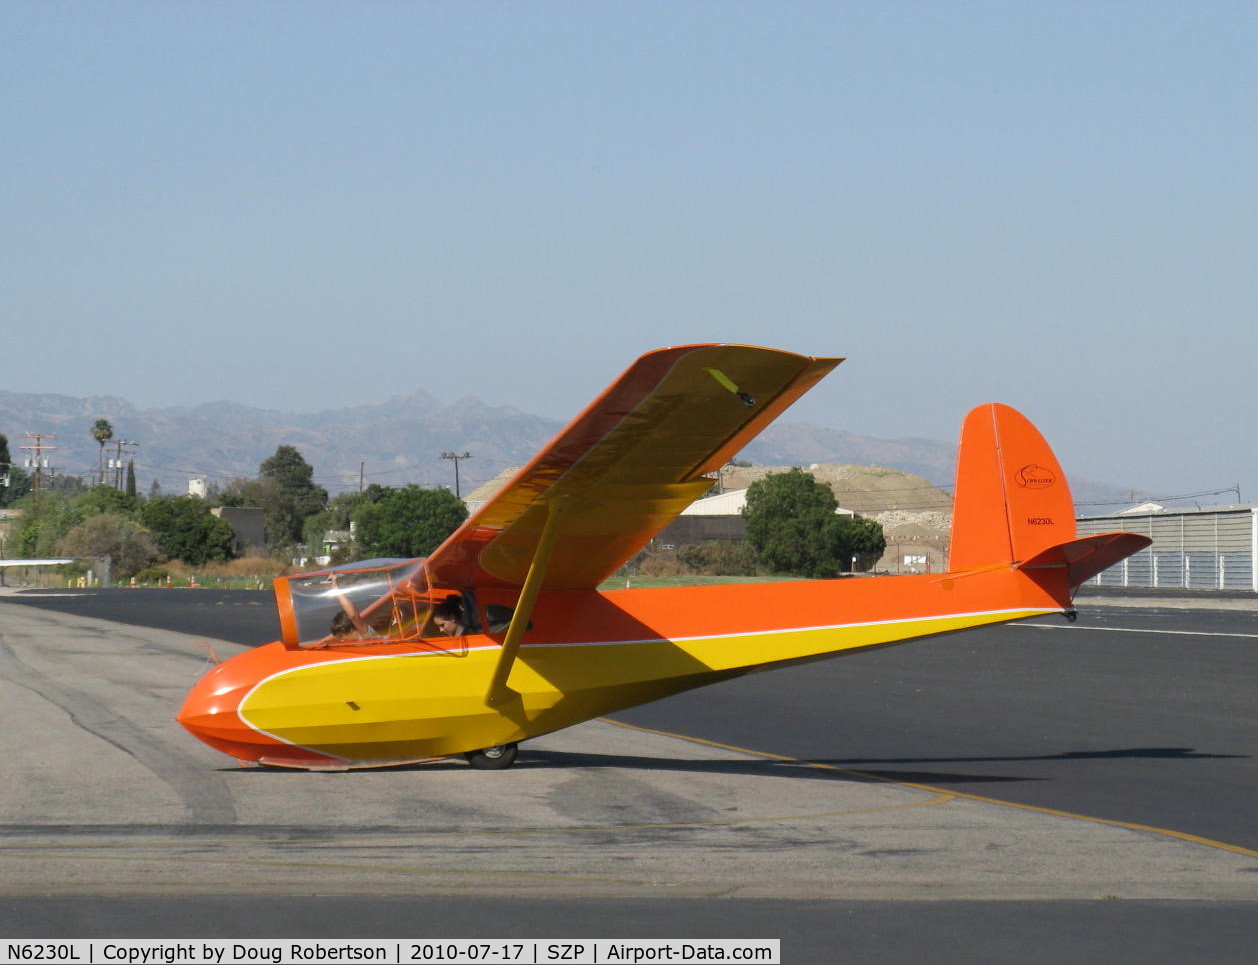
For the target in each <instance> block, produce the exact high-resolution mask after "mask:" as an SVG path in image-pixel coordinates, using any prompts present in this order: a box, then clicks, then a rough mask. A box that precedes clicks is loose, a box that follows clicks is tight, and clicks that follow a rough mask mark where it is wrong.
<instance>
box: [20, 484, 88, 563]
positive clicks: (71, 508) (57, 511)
mask: <svg viewBox="0 0 1258 965" xmlns="http://www.w3.org/2000/svg"><path fill="white" fill-rule="evenodd" d="M80 495H81V494H80ZM78 500H79V496H72V495H69V494H67V493H61V492H53V491H45V492H43V493H41V494H40V495H39V498H36V496H35V494H34V493H30V494H28V495H26V496H24V497H22V499H21V500H19V501H18V503H17V506H16V508H18V509H20V510H21V511H22V516H21V518H20V519H19V520H18V524H17V528H16V530H15V532H14V534H13V540H12V542H13V545H14V551H13V553H12V555H14V556H54V555H56V547H57V542H58V541H59V540H60V539H61V538H62V537H63V536H65V535H66V533H68V532H70V530H72V529H73V528H74V527H75V526H78V525H79V523H81V522H83V520H84V519H85V518H86V516H85V513H84V509H83V507H82V506H81V505H79V502H78Z"/></svg>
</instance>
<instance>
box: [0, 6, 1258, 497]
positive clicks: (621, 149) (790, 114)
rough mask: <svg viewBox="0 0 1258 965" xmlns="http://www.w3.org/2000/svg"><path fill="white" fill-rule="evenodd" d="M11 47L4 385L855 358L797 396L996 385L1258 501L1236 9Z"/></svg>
mask: <svg viewBox="0 0 1258 965" xmlns="http://www.w3.org/2000/svg"><path fill="white" fill-rule="evenodd" d="M0 44H2V45H3V46H2V47H0V50H3V57H0V90H3V94H2V95H0V130H2V131H3V132H4V133H3V143H4V154H3V156H4V167H3V172H4V173H3V177H0V331H2V333H3V334H2V335H0V389H7V390H10V391H18V392H56V393H60V394H65V395H76V396H89V395H96V394H99V395H117V396H122V397H125V398H127V399H129V400H131V401H132V402H134V403H136V404H137V405H140V406H143V407H149V406H165V405H184V404H195V403H198V402H207V401H213V400H217V399H231V400H234V401H239V402H242V403H246V404H250V405H256V406H261V407H267V408H277V409H287V410H292V411H317V410H319V409H323V408H327V407H339V406H341V405H351V404H357V403H364V402H380V401H384V400H385V399H387V398H389V397H391V396H393V395H397V394H404V393H408V392H411V391H413V390H415V389H417V388H422V389H424V390H426V391H428V392H431V393H432V394H434V395H436V396H437V397H438V398H440V399H444V400H447V401H453V400H455V399H457V398H458V397H460V396H463V395H475V396H478V397H480V398H481V399H483V400H484V401H486V402H488V403H490V404H493V405H512V406H515V407H517V408H519V409H523V410H525V411H529V412H535V413H538V414H542V415H546V416H551V417H554V418H566V417H568V416H570V415H572V414H574V413H575V412H576V411H578V410H579V409H580V408H581V407H582V406H584V405H585V403H586V402H587V401H588V400H589V399H590V398H591V397H592V396H593V395H594V394H596V393H597V392H598V391H599V390H600V389H601V388H602V387H603V386H604V385H605V384H606V383H607V382H608V381H610V380H611V379H612V378H613V377H614V376H615V375H616V374H617V373H618V372H619V371H621V370H622V369H623V368H624V367H625V366H626V365H627V364H628V363H629V362H630V361H631V360H632V359H633V358H634V357H635V356H637V355H638V354H640V353H642V352H644V351H647V350H649V349H652V348H655V347H659V346H661V345H670V344H684V343H689V342H697V341H733V342H747V343H753V344H764V345H772V346H775V347H780V348H786V349H791V350H794V351H799V352H803V353H806V354H816V355H845V356H847V357H848V361H847V362H846V363H845V364H844V365H843V366H841V367H840V368H839V369H838V370H837V371H836V372H835V373H834V374H833V375H832V376H830V377H829V378H828V379H827V380H826V381H825V382H823V383H822V385H821V386H820V387H819V388H817V389H816V390H814V392H813V393H812V394H811V395H810V396H809V397H807V398H806V399H805V400H803V401H802V402H801V403H800V404H799V405H798V406H797V407H796V408H795V409H793V410H792V411H791V412H790V413H789V414H788V416H787V418H795V419H802V420H806V421H810V422H814V423H818V424H821V425H826V426H831V427H834V428H838V429H843V430H847V431H850V432H855V433H860V434H865V435H873V436H880V437H887V438H894V437H904V436H920V437H926V438H936V439H945V440H951V439H954V438H955V436H956V432H957V428H958V426H959V424H960V420H961V418H962V416H963V415H964V413H965V411H967V410H968V409H969V408H970V407H971V406H973V405H976V404H979V403H982V402H986V401H992V400H998V401H1003V402H1007V403H1009V404H1011V405H1014V406H1017V407H1019V408H1021V409H1022V410H1023V411H1025V412H1026V413H1027V415H1029V416H1030V417H1031V418H1032V419H1033V420H1034V421H1035V422H1036V423H1037V424H1038V425H1039V426H1040V428H1041V429H1042V430H1043V431H1044V433H1045V435H1046V436H1047V437H1048V438H1049V439H1050V441H1051V442H1052V443H1053V444H1054V446H1055V448H1056V449H1057V452H1058V455H1059V456H1060V458H1061V460H1062V462H1063V464H1064V466H1065V467H1066V469H1067V471H1068V472H1069V473H1073V474H1078V475H1083V476H1087V477H1090V478H1093V479H1099V480H1103V481H1106V482H1112V483H1116V484H1119V485H1130V486H1134V487H1139V488H1143V489H1146V490H1150V491H1153V492H1156V493H1162V494H1168V495H1169V494H1175V493H1186V492H1198V491H1205V490H1210V489H1216V488H1222V487H1225V486H1232V485H1234V484H1236V483H1239V484H1240V485H1241V487H1242V494H1243V496H1244V497H1245V498H1246V499H1251V500H1253V499H1258V438H1256V435H1258V434H1256V433H1255V432H1254V430H1253V429H1252V428H1251V416H1252V409H1253V406H1252V401H1253V397H1254V392H1253V388H1252V382H1253V378H1254V374H1255V358H1256V357H1258V334H1255V329H1256V326H1255V321H1256V319H1255V306H1256V305H1258V270H1256V269H1255V252H1256V251H1258V243H1256V242H1258V203H1256V201H1258V186H1256V177H1258V175H1256V173H1255V172H1258V125H1256V124H1255V121H1254V105H1255V103H1258V96H1256V95H1258V90H1256V88H1258V83H1256V81H1258V58H1256V57H1255V56H1254V51H1255V50H1258V5H1255V4H1252V3H1228V2H1209V3H1204V4H1187V3H1159V2H1149V0H1145V2H1093V3H1076V2H1041V3H1007V2H1000V3H970V2H955V3H939V2H929V3H928V2H923V3H901V2H873V0H869V2H859V3H857V2H852V3H841V2H834V3H815V4H814V3H789V2H786V3H767V2H765V3H745V2H720V3H716V2H712V3H705V2H660V3H654V2H635V3H577V2H563V3H558V2H555V3H550V2H537V3H526V2H517V3H479V2H460V3H453V2H443V3H436V2H434V3H420V2H415V3H402V2H371V0H367V2H354V3H349V2H342V3H330V2H318V0H314V2H310V0H305V2H266V3H261V2H232V0H219V2H215V3H189V2H171V0H164V2H153V3H148V2H128V0H112V2H108V3H105V2H100V3H88V2H56V0H52V2H49V0H39V2H27V0H9V2H7V3H4V4H2V5H0ZM14 431H15V432H16V431H21V430H20V427H19V428H17V429H15V430H14ZM1223 498H1230V497H1223Z"/></svg>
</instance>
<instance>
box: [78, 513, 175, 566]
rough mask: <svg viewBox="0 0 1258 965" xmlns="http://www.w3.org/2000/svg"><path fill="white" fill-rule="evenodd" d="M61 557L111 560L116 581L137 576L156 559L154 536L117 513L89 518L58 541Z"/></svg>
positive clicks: (101, 514)
mask: <svg viewBox="0 0 1258 965" xmlns="http://www.w3.org/2000/svg"><path fill="white" fill-rule="evenodd" d="M55 549H56V552H57V554H58V555H60V556H73V557H79V558H88V559H95V558H100V557H109V561H110V569H111V571H112V574H113V578H114V579H127V578H129V577H132V576H135V574H136V573H138V572H139V571H140V570H142V569H144V568H145V567H146V566H150V565H152V563H153V562H154V561H155V560H156V559H157V554H158V546H157V540H156V539H154V538H153V534H152V533H150V532H149V531H148V530H146V529H145V528H144V527H143V526H141V525H140V524H139V523H137V522H136V521H135V520H133V519H128V518H127V517H125V516H118V515H116V514H114V513H98V514H97V515H95V516H89V517H88V518H87V519H85V520H84V521H83V522H81V523H79V524H78V525H77V526H75V527H74V528H73V529H71V530H70V531H69V532H68V533H66V534H65V536H63V537H61V539H60V540H58V541H57V545H56V547H55Z"/></svg>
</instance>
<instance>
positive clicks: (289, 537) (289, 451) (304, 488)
mask: <svg viewBox="0 0 1258 965" xmlns="http://www.w3.org/2000/svg"><path fill="white" fill-rule="evenodd" d="M259 475H260V477H261V478H262V479H263V480H264V481H269V482H270V483H272V484H273V485H272V487H269V488H268V489H267V490H266V496H265V501H264V502H263V503H262V508H263V509H265V510H266V527H267V538H268V539H269V540H270V541H271V542H272V543H273V544H274V545H277V546H293V545H296V544H297V543H300V542H301V538H302V528H303V526H304V524H305V522H306V517H308V516H313V515H314V514H315V513H317V512H319V511H320V510H321V509H323V507H324V506H325V505H326V504H327V501H328V493H327V490H326V489H324V488H323V487H321V486H316V485H315V484H314V467H313V466H311V465H310V463H308V462H306V460H305V459H303V458H302V456H301V453H300V452H298V451H297V449H296V448H295V447H294V446H280V447H279V448H278V449H276V450H275V455H273V456H271V457H270V458H269V459H266V460H264V461H263V463H262V465H261V466H260V467H259Z"/></svg>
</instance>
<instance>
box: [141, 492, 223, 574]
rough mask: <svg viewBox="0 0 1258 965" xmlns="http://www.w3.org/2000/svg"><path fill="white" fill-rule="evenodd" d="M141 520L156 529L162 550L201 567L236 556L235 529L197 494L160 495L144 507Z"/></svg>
mask: <svg viewBox="0 0 1258 965" xmlns="http://www.w3.org/2000/svg"><path fill="white" fill-rule="evenodd" d="M139 515H140V521H141V522H142V523H143V524H144V525H145V526H146V527H148V529H149V530H151V531H152V533H153V536H154V537H155V538H156V540H157V544H158V546H160V547H161V551H162V553H163V554H164V555H165V556H167V557H169V558H171V559H178V560H183V561H184V562H185V563H191V564H192V565H193V566H200V565H202V564H204V563H208V562H209V561H211V560H226V559H230V558H231V555H232V528H231V524H230V523H228V522H227V520H225V519H219V518H218V517H217V516H215V515H214V514H213V513H212V512H210V507H209V506H207V505H206V504H205V502H204V501H202V500H200V499H197V498H196V497H195V496H159V497H157V498H155V499H150V500H149V501H148V502H146V503H145V504H144V505H143V506H142V507H140V514H139Z"/></svg>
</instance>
